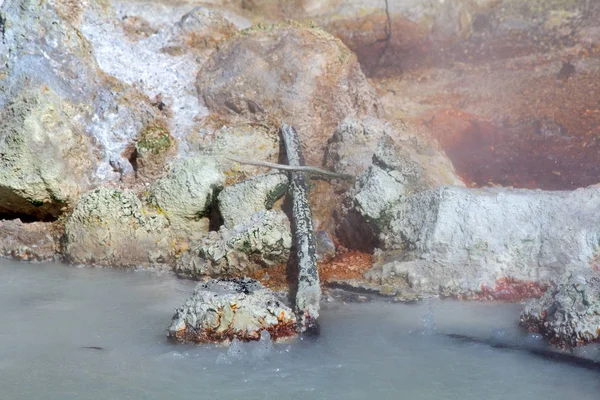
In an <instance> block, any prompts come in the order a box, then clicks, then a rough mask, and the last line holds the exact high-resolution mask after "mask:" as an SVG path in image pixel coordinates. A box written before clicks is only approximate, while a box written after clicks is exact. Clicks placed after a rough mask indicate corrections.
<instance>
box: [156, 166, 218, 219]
mask: <svg viewBox="0 0 600 400" xmlns="http://www.w3.org/2000/svg"><path fill="white" fill-rule="evenodd" d="M224 182H225V176H224V175H223V173H222V172H221V171H220V169H219V163H218V161H217V160H216V159H215V158H214V157H207V156H195V157H189V158H186V159H184V160H180V161H177V162H174V163H172V164H171V166H170V170H169V171H168V173H167V174H166V176H164V177H162V178H160V179H158V180H156V181H155V182H154V183H153V184H152V186H151V187H150V191H149V192H150V193H149V203H150V204H151V205H153V206H154V207H155V208H156V209H157V210H158V211H159V212H161V213H163V214H164V215H166V217H167V218H169V220H173V219H182V220H197V219H200V218H202V217H204V216H206V213H207V211H208V207H209V206H210V205H211V204H212V203H213V201H214V200H215V198H216V196H217V193H218V192H219V191H220V190H221V189H222V187H223V184H224Z"/></svg>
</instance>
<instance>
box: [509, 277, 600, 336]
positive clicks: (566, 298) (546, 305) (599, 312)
mask: <svg viewBox="0 0 600 400" xmlns="http://www.w3.org/2000/svg"><path fill="white" fill-rule="evenodd" d="M521 325H522V326H524V327H525V328H527V329H528V330H529V331H530V332H535V333H539V334H542V335H543V336H544V337H545V338H546V339H547V340H548V341H550V343H552V344H554V345H557V346H561V347H575V346H579V345H586V344H590V343H594V342H598V341H600V273H598V272H597V271H594V270H581V271H577V272H574V273H573V274H572V275H571V277H570V278H569V280H568V281H567V282H565V283H561V284H559V285H556V286H553V287H551V288H550V289H549V290H548V291H547V292H546V293H545V294H544V296H542V297H541V298H540V299H536V300H532V301H530V302H528V303H527V304H526V305H525V307H524V308H523V311H522V312H521Z"/></svg>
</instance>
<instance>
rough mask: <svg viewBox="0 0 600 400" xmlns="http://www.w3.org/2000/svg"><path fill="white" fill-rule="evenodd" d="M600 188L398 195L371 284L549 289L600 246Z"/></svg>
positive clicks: (384, 222) (493, 293)
mask: <svg viewBox="0 0 600 400" xmlns="http://www.w3.org/2000/svg"><path fill="white" fill-rule="evenodd" d="M598 207H600V188H598V187H589V188H585V189H578V190H575V191H572V192H562V191H554V192H553V191H539V190H526V189H507V188H485V189H469V188H463V187H453V186H443V187H440V188H438V189H433V190H425V191H422V192H420V193H417V194H413V195H411V196H408V197H405V198H403V197H400V196H399V197H397V198H396V202H395V203H393V202H391V203H390V205H389V206H388V207H386V208H385V209H382V211H381V212H380V213H379V214H378V218H373V219H372V220H371V221H372V222H371V223H372V224H373V226H374V227H375V229H376V230H377V231H378V232H379V236H378V240H379V246H380V247H381V248H382V249H383V250H384V251H383V252H382V253H380V255H379V260H380V261H379V263H378V265H377V266H376V267H375V268H374V269H373V270H371V271H369V272H368V273H367V275H366V277H367V278H368V279H370V280H371V281H372V282H375V283H378V284H386V283H389V284H392V285H398V287H409V288H411V289H413V290H416V291H419V292H422V293H429V294H442V295H450V296H466V297H480V295H482V296H483V297H489V298H503V299H513V300H514V299H518V298H524V297H535V296H536V295H537V296H539V295H541V293H543V291H544V289H545V287H546V285H548V284H550V283H551V282H553V281H556V280H559V279H561V278H564V277H565V276H567V275H568V274H569V273H570V272H571V271H576V270H579V269H586V268H590V266H591V265H593V263H594V262H595V260H597V259H598V254H599V252H600V246H599V243H600V216H599V215H598V213H597V210H598Z"/></svg>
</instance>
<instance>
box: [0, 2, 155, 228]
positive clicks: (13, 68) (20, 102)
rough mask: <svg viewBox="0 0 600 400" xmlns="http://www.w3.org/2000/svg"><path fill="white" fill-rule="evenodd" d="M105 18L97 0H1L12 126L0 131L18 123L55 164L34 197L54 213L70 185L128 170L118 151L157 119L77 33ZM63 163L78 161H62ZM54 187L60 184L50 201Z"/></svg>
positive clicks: (4, 89)
mask: <svg viewBox="0 0 600 400" xmlns="http://www.w3.org/2000/svg"><path fill="white" fill-rule="evenodd" d="M111 19H112V10H111V7H110V5H109V4H108V3H107V2H104V1H95V0H93V1H89V2H86V4H85V6H83V5H82V4H80V3H78V2H74V3H73V2H64V1H45V2H41V3H36V2H31V1H27V0H7V1H6V2H4V4H3V5H2V9H1V10H0V20H2V21H3V23H2V26H3V29H2V31H1V40H0V110H3V113H5V114H4V116H3V117H5V118H7V120H9V121H10V120H12V121H11V122H12V128H11V127H9V128H8V132H7V131H5V132H3V135H2V136H4V137H15V136H18V134H17V133H16V132H15V131H17V130H21V129H23V130H24V131H26V133H27V135H28V136H29V141H28V145H30V146H31V148H32V150H36V149H39V150H40V154H39V156H38V158H44V159H45V161H38V163H42V162H43V163H47V164H48V165H51V164H52V163H53V162H54V163H55V164H56V165H55V166H54V168H48V170H49V171H51V172H48V173H50V174H54V175H56V174H58V175H59V177H58V178H57V177H56V176H53V175H51V178H52V179H48V180H47V181H48V182H49V183H48V186H49V188H48V189H47V190H46V191H47V192H48V193H49V194H47V195H46V197H40V198H38V199H34V200H35V201H36V202H43V203H44V204H45V206H44V207H42V209H41V210H44V209H45V208H46V209H48V208H52V210H51V211H49V212H48V213H50V214H51V215H52V216H55V215H54V214H55V211H54V209H56V208H60V207H59V205H58V203H61V202H62V201H63V200H64V197H65V196H66V195H69V196H70V197H69V198H68V200H69V201H72V200H73V198H72V197H73V196H72V194H73V192H74V190H75V185H79V186H82V189H81V190H82V191H85V189H87V185H86V181H87V180H96V181H98V182H102V181H106V180H118V179H120V178H121V177H122V176H123V175H127V174H131V173H132V172H133V167H132V166H131V164H130V162H129V160H128V159H127V157H125V156H123V153H124V152H126V149H127V148H128V147H130V146H131V145H132V144H133V142H134V141H135V139H136V137H137V135H138V134H139V132H140V131H141V130H142V129H143V128H144V127H145V126H146V125H147V124H149V123H152V122H154V121H155V120H157V119H159V118H160V116H159V115H158V114H159V113H158V112H157V110H156V109H155V108H154V107H153V106H152V104H151V102H150V100H149V98H147V97H146V96H144V95H143V94H142V93H140V92H139V91H138V90H137V89H135V88H134V87H132V86H130V85H128V84H124V83H122V82H120V81H118V80H117V79H115V78H114V77H112V76H110V75H108V74H106V72H105V71H103V70H102V69H100V67H99V65H98V63H97V60H96V58H95V57H94V56H93V55H92V53H93V50H94V49H93V47H92V45H91V43H90V42H89V41H88V40H87V38H86V37H85V36H84V35H83V34H82V32H83V31H84V30H86V29H87V28H88V27H90V26H94V25H96V24H98V23H99V21H101V20H111ZM113 56H114V53H113ZM25 102H26V103H25ZM3 119H4V118H3ZM5 129H6V128H5ZM45 138H46V139H45ZM49 138H53V139H52V140H50V139H49ZM54 138H55V139H56V140H55V139H54ZM44 141H46V142H47V144H48V145H47V146H46V148H44V146H43V145H42V143H44ZM34 143H35V144H36V145H33V144H34ZM22 160H23V162H24V163H25V165H24V166H23V168H24V171H31V169H32V166H31V165H27V163H29V164H31V157H26V156H25V157H22ZM65 163H66V164H69V163H71V164H72V166H74V167H77V168H65V167H69V165H66V166H65V165H64V164H65ZM61 166H62V167H63V170H65V171H64V172H62V171H61ZM17 167H19V165H18V162H17ZM45 169H46V168H44V167H43V165H40V166H37V170H36V169H34V171H36V172H37V174H38V176H37V177H36V176H35V175H34V174H33V173H30V174H29V176H30V177H32V178H33V180H38V181H40V180H41V181H44V180H45V178H46V177H45V176H43V174H44V173H45V172H43V171H44V170H45ZM63 174H64V175H65V176H63ZM12 185H14V182H7V184H6V185H5V191H6V192H9V193H11V194H12V195H15V196H18V197H23V195H22V194H20V193H19V188H18V187H16V188H13V186H12ZM56 186H61V187H63V186H64V188H62V192H59V193H57V200H53V199H52V196H51V194H52V193H53V192H56V191H57V190H56V189H55V187H56ZM38 190H40V189H38ZM38 196H39V195H38ZM48 198H50V200H48ZM23 211H27V210H23ZM34 217H35V218H39V216H37V215H34Z"/></svg>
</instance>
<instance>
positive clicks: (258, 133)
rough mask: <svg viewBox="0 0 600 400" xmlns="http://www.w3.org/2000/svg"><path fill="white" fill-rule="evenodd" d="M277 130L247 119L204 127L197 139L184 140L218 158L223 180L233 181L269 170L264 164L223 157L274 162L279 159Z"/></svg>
mask: <svg viewBox="0 0 600 400" xmlns="http://www.w3.org/2000/svg"><path fill="white" fill-rule="evenodd" d="M278 130H279V127H269V126H266V125H264V124H255V123H247V122H239V123H235V124H229V125H227V124H226V125H222V126H218V127H212V126H205V127H204V128H203V129H202V131H201V133H200V135H198V137H197V138H188V141H189V143H190V144H197V145H198V147H199V148H200V149H201V152H202V153H203V154H212V155H214V156H215V157H220V166H221V170H222V171H223V173H224V174H225V177H226V183H227V184H233V183H236V182H241V181H243V180H244V179H246V178H248V177H251V176H254V175H258V174H261V173H265V172H268V171H269V170H268V169H266V168H265V167H259V166H255V165H249V164H242V163H238V162H234V161H231V160H227V159H226V158H224V157H226V156H232V157H236V158H239V159H244V160H251V161H252V160H253V161H267V162H273V163H277V162H278V161H279V132H278Z"/></svg>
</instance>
